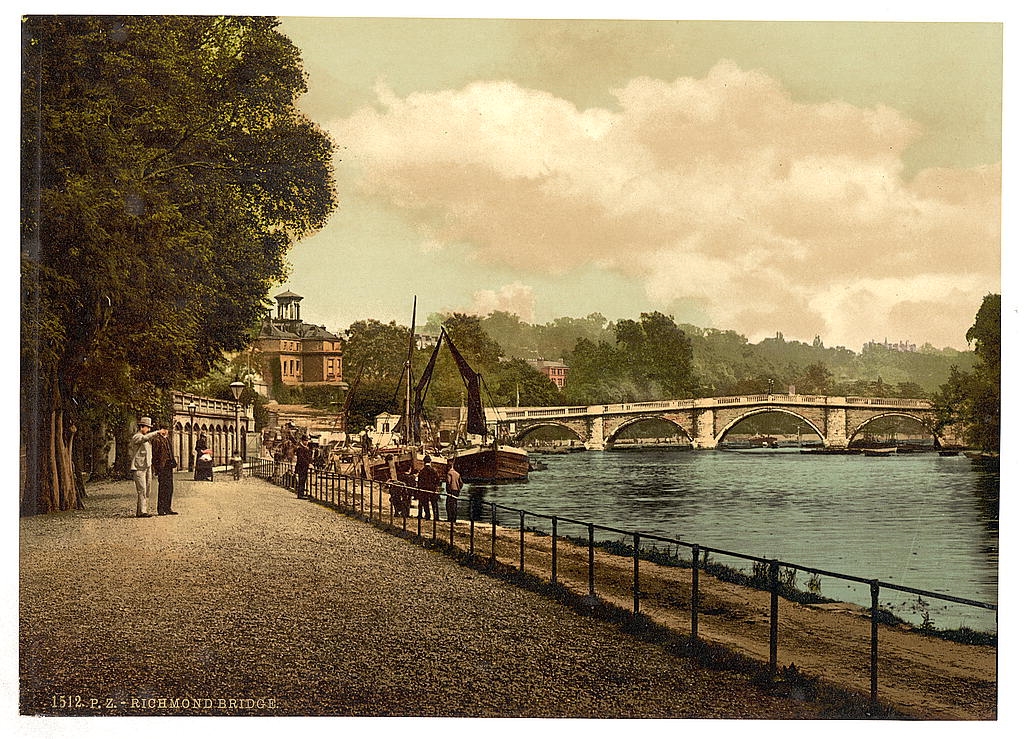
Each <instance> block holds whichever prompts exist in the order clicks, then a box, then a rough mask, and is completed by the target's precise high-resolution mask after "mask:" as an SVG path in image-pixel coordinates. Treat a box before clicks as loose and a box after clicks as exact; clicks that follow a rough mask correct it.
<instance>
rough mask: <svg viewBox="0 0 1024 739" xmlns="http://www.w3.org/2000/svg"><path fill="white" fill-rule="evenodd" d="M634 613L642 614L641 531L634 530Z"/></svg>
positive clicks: (635, 614)
mask: <svg viewBox="0 0 1024 739" xmlns="http://www.w3.org/2000/svg"><path fill="white" fill-rule="evenodd" d="M633 615H634V616H638V615H640V532H639V531H634V532H633Z"/></svg>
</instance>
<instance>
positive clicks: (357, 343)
mask: <svg viewBox="0 0 1024 739" xmlns="http://www.w3.org/2000/svg"><path fill="white" fill-rule="evenodd" d="M442 326H444V328H445V329H446V330H447V331H448V333H449V334H450V335H451V336H452V338H453V340H454V341H455V343H456V345H457V346H458V348H459V350H460V352H462V353H463V355H464V356H465V357H466V359H467V360H468V361H469V362H470V363H471V364H472V365H473V367H474V368H475V369H476V370H477V371H478V372H480V373H481V375H482V376H483V378H484V390H485V398H484V399H485V402H490V403H492V404H493V405H496V406H507V405H516V404H517V402H518V404H520V405H523V406H545V405H560V404H572V405H583V404H594V403H621V402H636V401H644V400H655V399H665V398H691V397H711V396H727V395H736V394H754V393H757V394H760V393H766V392H768V390H769V388H771V389H772V390H773V391H774V392H775V393H788V392H789V390H790V388H791V387H792V389H793V390H794V391H795V392H796V393H799V394H808V395H854V396H879V397H914V398H927V397H929V396H930V394H931V393H934V392H936V391H938V389H939V388H940V386H942V384H943V383H944V382H946V381H947V380H948V378H949V373H950V370H951V368H953V370H954V371H955V372H960V373H971V372H974V367H975V365H976V363H977V357H976V356H975V353H973V352H971V351H956V350H954V349H943V350H938V349H935V348H934V347H931V346H929V345H927V344H926V345H924V347H922V349H920V350H919V351H917V352H900V351H896V350H892V349H886V348H885V347H883V346H879V345H875V346H870V347H868V348H867V349H866V350H865V351H863V352H860V353H858V352H854V351H851V350H849V349H846V348H844V347H826V346H825V345H824V344H823V342H822V341H821V339H820V338H817V337H816V338H815V340H814V342H813V343H811V344H807V343H804V342H799V341H787V340H786V339H785V338H784V337H783V336H782V335H781V334H777V335H776V336H775V337H772V338H769V339H765V340H763V341H761V342H759V343H756V344H752V343H750V342H749V341H748V340H747V339H746V337H744V336H742V335H740V334H738V333H736V332H734V331H723V330H719V329H702V328H698V327H696V326H691V325H687V324H677V323H676V322H675V321H674V319H673V318H672V316H667V315H664V314H661V313H658V312H651V313H642V314H640V316H639V318H638V319H623V320H619V321H614V322H612V321H608V320H606V319H605V318H604V316H602V315H600V314H598V313H592V314H590V315H589V316H587V317H585V318H568V317H565V318H559V319H556V320H554V321H551V322H549V323H546V324H543V325H536V324H529V323H526V322H524V321H522V320H521V319H519V317H518V316H516V315H514V314H511V313H507V312H502V311H495V312H493V313H491V314H489V315H488V316H486V317H480V316H475V315H466V314H462V313H452V314H432V315H430V316H429V317H428V318H427V320H426V321H425V323H424V325H422V326H420V327H418V328H417V333H426V334H432V335H436V334H438V333H439V332H440V329H441V327H442ZM409 333H410V332H409V328H408V327H407V326H402V325H399V324H397V323H395V322H394V321H392V322H391V323H388V324H384V323H381V322H379V321H376V320H373V319H367V320H363V321H357V322H355V323H353V324H352V325H351V326H350V327H349V329H348V330H347V331H345V343H344V346H343V351H344V353H345V366H346V378H347V379H348V380H349V382H350V383H351V382H352V381H353V378H355V377H356V376H359V377H360V378H361V379H360V383H359V386H358V389H357V391H356V393H355V396H354V397H353V399H352V405H351V416H350V421H351V422H352V423H350V428H353V427H354V426H353V424H354V423H359V424H367V423H371V422H372V419H373V417H374V416H375V415H376V414H377V413H380V412H381V411H383V410H388V411H390V412H395V413H398V412H400V411H401V407H402V404H403V400H404V392H405V391H404V389H403V380H402V377H403V370H404V365H405V357H406V356H407V354H408V352H409V339H410V336H409ZM431 351H432V347H428V348H424V349H419V350H415V351H413V355H412V356H413V359H412V368H413V384H414V385H415V383H416V382H417V381H418V379H419V376H420V373H421V372H422V371H423V368H424V366H425V365H426V363H427V360H428V358H429V356H430V353H431ZM538 358H545V359H552V360H561V361H563V362H564V363H565V364H566V365H568V367H569V374H568V380H567V382H566V386H565V388H564V390H560V389H559V388H557V387H556V386H555V385H554V383H552V382H550V381H549V380H548V379H547V377H546V376H544V375H542V374H541V373H540V372H538V371H536V370H535V369H534V368H533V367H532V366H531V365H530V364H528V363H527V362H526V361H525V360H526V359H538ZM464 400H465V389H464V386H463V384H462V380H461V378H460V376H459V374H458V372H457V371H456V369H455V366H454V363H453V362H452V361H451V359H450V357H449V356H448V355H447V352H445V351H444V350H443V349H442V351H441V354H440V355H439V359H438V362H437V367H436V369H435V372H434V379H433V382H432V384H431V390H430V393H429V395H428V403H427V408H428V411H429V410H430V409H431V408H434V407H437V406H446V405H447V406H451V405H460V404H461V403H463V402H464Z"/></svg>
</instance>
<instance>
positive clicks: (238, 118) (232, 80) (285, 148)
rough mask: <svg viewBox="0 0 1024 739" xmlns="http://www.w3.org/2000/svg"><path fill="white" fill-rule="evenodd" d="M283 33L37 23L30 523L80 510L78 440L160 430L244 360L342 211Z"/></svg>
mask: <svg viewBox="0 0 1024 739" xmlns="http://www.w3.org/2000/svg"><path fill="white" fill-rule="evenodd" d="M276 26H277V22H276V21H275V20H273V19H269V18H252V17H237V18H235V17H232V18H225V17H214V16H173V17H166V16H131V17H117V16H102V17H100V16H60V17H44V16H35V17H28V18H26V19H25V21H24V23H23V36H24V42H23V45H22V48H23V76H22V82H23V84H22V93H23V97H22V166H21V176H22V202H21V225H22V288H23V300H22V305H23V310H22V336H23V337H24V338H23V344H22V368H23V383H22V385H23V397H22V402H23V414H22V417H23V419H24V421H23V424H22V433H23V443H24V444H25V447H26V453H27V455H28V464H27V467H26V470H27V483H26V489H25V491H24V495H23V506H22V509H23V511H25V512H39V511H51V510H62V509H67V508H72V507H76V506H78V505H80V501H81V496H82V495H83V494H84V491H83V490H82V488H81V483H80V481H79V477H78V475H77V474H75V472H74V469H73V465H72V464H70V463H69V462H68V461H66V460H65V459H64V458H65V457H66V458H67V459H68V460H70V458H71V449H72V446H73V439H74V434H75V431H76V429H77V424H80V423H83V422H88V421H89V420H90V419H94V418H96V417H98V416H100V415H102V414H104V413H113V414H114V415H117V416H119V418H117V419H111V420H116V421H120V422H121V423H122V424H123V423H124V419H125V418H126V417H127V418H130V417H133V416H135V415H136V414H138V413H140V412H143V411H145V412H149V413H152V412H153V410H152V409H153V408H157V407H159V405H158V403H159V399H160V397H161V396H162V395H163V394H164V393H166V392H167V391H168V390H169V389H170V388H171V387H173V386H174V385H175V384H176V383H178V382H180V381H182V380H184V379H189V378H196V377H199V376H202V375H203V374H205V373H206V372H207V371H208V370H209V369H210V368H211V367H213V366H214V365H215V364H216V363H217V362H218V361H219V360H220V358H221V357H222V356H223V353H224V352H225V351H237V350H240V349H242V348H243V347H244V346H246V344H247V343H248V342H249V340H250V335H249V331H248V329H249V328H250V327H251V326H252V325H254V324H255V323H256V322H257V319H258V318H259V317H260V315H261V313H262V312H263V310H264V299H265V296H266V294H267V292H268V291H269V288H270V287H271V286H272V285H273V284H274V283H275V282H277V281H280V280H281V279H283V278H284V276H285V275H286V263H285V253H286V250H287V248H288V247H289V246H290V245H291V244H292V243H293V242H294V241H295V240H296V239H298V238H300V237H302V236H304V235H307V234H309V233H311V232H312V231H314V230H315V229H317V228H319V227H321V226H322V225H323V224H324V223H325V221H326V218H327V216H328V214H329V213H330V212H331V210H332V209H333V208H334V191H333V186H332V184H331V183H332V175H331V152H332V144H331V142H330V140H329V139H328V138H327V136H326V135H325V134H323V133H322V132H321V131H319V130H318V129H317V128H316V126H315V125H314V124H313V123H312V122H310V121H309V120H308V119H306V118H304V117H303V116H301V115H300V114H299V113H298V112H297V110H296V108H295V104H294V103H295V99H296V97H297V96H298V95H299V94H300V93H302V92H303V91H304V89H305V82H304V77H303V72H302V67H301V61H300V58H299V54H298V50H297V49H296V48H295V47H294V45H292V44H291V42H290V41H289V40H288V39H287V38H285V37H284V36H282V35H281V34H280V33H279V32H278V31H277V30H276ZM110 409H115V410H113V411H111V410H110Z"/></svg>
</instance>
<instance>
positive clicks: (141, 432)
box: [128, 416, 178, 518]
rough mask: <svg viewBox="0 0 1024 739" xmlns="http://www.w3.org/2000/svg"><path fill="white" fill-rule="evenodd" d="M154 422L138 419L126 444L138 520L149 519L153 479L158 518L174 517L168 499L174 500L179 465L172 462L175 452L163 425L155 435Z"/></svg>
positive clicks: (174, 461)
mask: <svg viewBox="0 0 1024 739" xmlns="http://www.w3.org/2000/svg"><path fill="white" fill-rule="evenodd" d="M152 429H153V420H152V419H151V418H149V416H143V417H142V418H140V419H139V424H138V426H137V428H136V431H135V434H134V435H133V436H132V438H131V441H129V442H128V459H129V460H131V461H130V465H131V467H130V469H131V473H132V479H133V480H134V481H135V495H136V502H135V515H136V517H138V518H151V517H152V515H153V514H151V513H150V512H149V491H150V488H151V487H152V484H153V478H154V477H155V478H156V481H157V500H156V512H157V515H159V516H177V515H178V512H177V511H175V510H171V498H172V497H173V496H174V470H175V468H177V466H178V461H177V460H176V459H175V458H174V450H173V449H171V442H170V439H169V438H168V436H169V434H170V432H169V431H168V429H167V425H166V424H160V426H159V427H158V428H157V429H156V430H155V431H154V430H152Z"/></svg>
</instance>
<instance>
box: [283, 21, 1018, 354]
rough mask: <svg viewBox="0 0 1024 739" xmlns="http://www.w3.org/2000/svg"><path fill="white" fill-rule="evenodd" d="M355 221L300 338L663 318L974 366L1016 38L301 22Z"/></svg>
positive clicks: (872, 25)
mask: <svg viewBox="0 0 1024 739" xmlns="http://www.w3.org/2000/svg"><path fill="white" fill-rule="evenodd" d="M281 31H282V32H283V33H284V34H285V35H287V36H288V37H289V38H290V39H291V40H292V41H293V42H294V43H295V44H296V45H297V46H298V48H299V49H300V51H301V53H302V57H303V61H304V66H305V69H306V70H307V72H308V87H309V90H308V93H307V94H306V95H304V96H303V97H302V98H301V99H300V101H299V105H300V108H301V109H302V111H303V112H305V113H306V114H307V115H308V116H309V117H311V118H312V119H313V120H315V121H317V122H318V123H319V124H320V125H321V126H322V127H323V129H324V130H325V131H327V132H328V133H329V134H330V135H331V137H332V138H333V140H334V141H335V143H336V145H337V152H336V156H335V168H336V177H337V185H338V200H339V206H338V208H337V210H336V212H335V213H334V215H333V216H332V218H331V220H330V222H329V223H328V225H327V226H326V227H325V228H324V229H323V230H321V231H320V232H318V233H317V234H315V235H313V236H311V237H308V238H306V239H304V240H302V241H301V242H300V243H299V244H298V245H297V246H296V247H295V248H294V249H293V251H292V252H291V254H290V261H291V263H292V265H293V269H292V272H291V275H290V277H289V279H288V281H287V282H285V283H284V284H282V285H280V286H279V288H275V290H274V291H272V294H276V293H277V292H278V291H279V290H284V289H288V290H292V291H293V292H296V293H298V294H300V295H302V296H304V298H305V299H304V300H303V303H302V315H303V318H304V319H305V320H307V321H310V322H313V323H321V324H324V325H326V326H327V328H329V329H331V330H335V331H340V330H344V329H345V328H347V327H348V326H349V325H350V324H351V323H352V322H353V321H356V320H360V319H364V318H377V319H380V320H384V321H389V320H396V321H398V322H399V323H401V324H404V325H408V323H409V321H410V318H411V309H412V301H413V296H416V297H417V304H418V305H417V310H418V316H419V318H418V323H422V319H423V318H425V317H426V316H427V315H429V314H430V313H438V312H446V311H464V312H470V313H477V314H480V315H486V314H487V313H489V312H490V311H492V310H505V311H510V312H513V313H516V314H518V315H519V316H520V318H522V319H523V320H525V321H528V322H533V323H545V322H547V321H550V320H552V319H554V318H556V317H559V316H585V315H587V314H590V313H594V312H597V313H601V314H602V315H604V316H605V317H606V318H608V319H609V320H617V319H619V318H637V317H638V316H639V315H640V313H642V312H649V311H661V312H663V313H666V314H669V315H672V316H674V318H675V319H676V320H677V321H679V322H685V323H691V324H695V325H697V326H701V327H714V328H719V329H731V330H735V331H737V332H739V333H741V334H743V335H745V336H747V337H748V338H749V339H750V340H752V341H757V340H760V339H761V338H764V337H766V336H774V335H775V334H776V332H782V333H783V335H784V336H786V337H787V338H789V339H798V340H802V341H807V342H810V341H811V340H813V338H814V337H815V336H820V337H821V339H822V340H823V341H824V342H825V344H826V345H829V346H836V345H842V346H847V347H848V348H852V349H855V350H859V349H860V348H861V345H862V344H863V343H864V342H866V341H869V340H876V341H881V340H883V339H888V340H890V341H897V340H906V341H910V342H912V343H916V344H918V345H919V346H920V345H923V344H925V343H930V344H932V345H934V346H936V347H938V348H942V347H945V346H951V347H955V348H958V349H964V348H967V344H966V340H965V338H964V334H965V332H966V331H967V329H968V328H969V327H970V325H971V324H972V323H973V321H974V315H975V313H976V312H977V309H978V307H979V305H980V303H981V299H982V298H983V297H984V295H985V294H986V293H989V292H1000V289H1001V286H1000V239H1001V233H1000V216H1001V213H1000V198H1001V183H1002V165H1001V161H1002V152H1001V149H1002V142H1001V113H1002V101H1001V92H1002V82H1003V80H1002V40H1003V39H1002V34H1003V27H1002V25H1001V24H1000V23H983V22H969V23H956V22H941V23H918V22H902V23H895V22H887V21H871V22H810V21H793V20H791V21H773V22H746V21H742V20H735V21H725V22H716V21H681V20H680V21H672V20H661V21H637V20H573V21H560V20H523V19H500V18H477V19H444V18H420V19H409V18H401V17H398V18H339V17H325V16H318V17H290V16H284V17H282V22H281Z"/></svg>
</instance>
